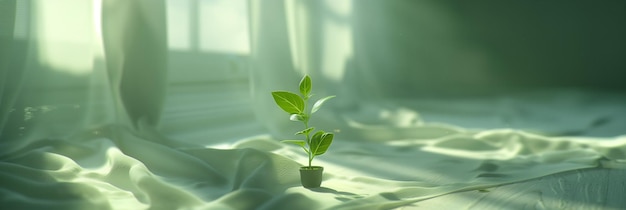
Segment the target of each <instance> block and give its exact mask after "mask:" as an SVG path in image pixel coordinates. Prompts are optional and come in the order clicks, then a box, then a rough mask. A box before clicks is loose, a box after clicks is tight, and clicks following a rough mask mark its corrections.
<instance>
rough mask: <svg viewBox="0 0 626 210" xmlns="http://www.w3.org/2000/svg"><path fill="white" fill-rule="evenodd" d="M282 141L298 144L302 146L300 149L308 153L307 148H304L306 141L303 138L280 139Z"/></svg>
mask: <svg viewBox="0 0 626 210" xmlns="http://www.w3.org/2000/svg"><path fill="white" fill-rule="evenodd" d="M280 142H282V143H288V144H295V145H300V147H302V149H303V150H304V152H306V153H307V154H309V150H307V149H306V147H305V145H306V142H305V141H303V140H282V141H280Z"/></svg>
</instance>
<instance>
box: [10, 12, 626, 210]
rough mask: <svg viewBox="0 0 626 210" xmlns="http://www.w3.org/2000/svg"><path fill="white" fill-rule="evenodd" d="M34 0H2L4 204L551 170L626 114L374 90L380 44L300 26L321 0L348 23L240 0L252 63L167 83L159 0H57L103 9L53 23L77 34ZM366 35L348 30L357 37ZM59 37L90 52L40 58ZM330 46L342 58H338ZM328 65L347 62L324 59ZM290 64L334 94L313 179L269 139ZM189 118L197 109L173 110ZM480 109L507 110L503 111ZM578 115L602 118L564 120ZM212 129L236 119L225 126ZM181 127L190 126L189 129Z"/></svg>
mask: <svg viewBox="0 0 626 210" xmlns="http://www.w3.org/2000/svg"><path fill="white" fill-rule="evenodd" d="M46 1H47V0H46ZM42 2H44V1H15V0H13V1H11V0H9V1H7V0H4V1H0V11H1V12H0V29H1V30H0V44H1V45H0V70H1V71H0V81H1V82H2V83H0V100H1V101H0V113H1V115H0V203H1V204H2V206H3V207H7V208H12V209H44V208H45V209H391V208H397V207H403V206H406V205H411V204H415V203H416V202H419V201H421V200H424V199H429V198H433V197H436V196H442V195H445V194H450V193H455V192H461V191H469V190H481V189H485V188H490V187H494V186H499V185H505V184H511V183H518V182H524V181H527V180H530V179H535V178H539V177H543V176H546V175H550V174H556V173H559V172H564V171H571V170H578V169H589V168H601V169H607V170H621V169H615V168H621V167H623V164H624V162H626V138H625V137H624V136H623V135H621V134H623V133H619V134H617V135H615V131H616V130H617V132H621V131H619V130H620V128H623V127H620V126H622V125H624V121H623V119H626V117H625V116H624V113H626V111H625V110H624V107H626V99H625V98H624V96H623V95H620V94H607V93H601V94H598V93H595V92H585V91H564V92H560V91H559V92H547V93H546V92H539V93H528V94H520V95H506V96H502V97H499V98H498V97H496V98H489V99H480V100H478V99H477V100H474V101H467V100H466V99H411V98H409V99H407V98H387V97H384V96H385V94H384V93H385V92H387V91H389V90H388V89H389V88H392V87H393V86H394V84H386V83H384V82H381V81H378V82H376V80H375V79H376V78H380V77H379V76H380V75H381V73H380V72H377V71H376V70H373V69H372V68H374V67H371V68H365V67H364V68H365V69H364V70H362V71H357V70H355V69H358V68H356V67H357V66H367V65H370V64H367V65H365V64H364V63H368V62H371V65H373V66H376V65H380V63H384V62H387V59H391V57H387V58H380V57H378V58H377V55H380V54H376V53H375V52H373V51H374V50H373V49H368V50H363V52H369V53H372V54H368V55H369V56H372V57H374V58H375V59H363V58H357V57H358V55H357V54H354V55H352V54H351V53H352V52H351V51H350V50H349V49H351V48H350V47H349V46H345V45H342V44H341V43H339V44H332V43H331V44H329V45H324V46H326V47H328V46H339V48H337V49H338V51H331V52H332V53H331V52H329V51H324V50H327V49H326V48H325V47H322V46H321V45H315V44H314V43H318V41H319V40H317V39H320V38H319V37H316V36H310V34H309V33H308V32H311V33H313V32H315V33H317V32H319V31H318V30H320V29H322V28H324V27H325V26H327V25H326V24H327V23H326V22H323V21H320V20H317V19H314V18H312V17H314V16H316V15H329V16H332V17H333V18H335V19H338V20H342V21H343V24H346V25H352V24H354V23H351V22H350V21H353V20H350V19H346V17H343V16H341V15H338V16H336V15H335V16H333V15H332V14H335V12H336V11H335V10H325V9H323V8H322V7H319V5H318V4H316V3H307V2H304V1H250V2H249V3H250V16H251V19H252V20H254V21H251V22H252V23H251V35H252V40H251V50H252V53H251V55H250V66H251V69H250V73H251V74H250V75H251V76H250V78H246V81H250V83H249V84H248V83H246V84H245V85H243V86H242V87H241V88H239V89H237V88H234V86H228V85H223V86H220V84H200V85H198V84H196V85H188V86H184V85H183V86H176V85H171V84H169V83H168V79H170V77H172V75H174V74H176V73H177V71H176V69H172V67H171V65H169V63H168V60H169V57H168V55H169V53H170V52H169V51H168V50H169V49H168V48H167V43H166V42H167V41H166V40H167V33H166V29H167V27H166V21H165V18H166V12H165V11H166V9H165V2H163V1H153V0H134V1H127V0H103V1H102V2H98V1H94V2H89V1H84V2H83V3H81V4H77V5H74V7H72V8H71V9H68V10H63V9H60V10H57V11H56V12H59V13H60V14H62V13H65V12H76V11H86V10H87V11H91V9H93V8H100V9H95V10H93V11H94V13H97V12H98V11H99V12H101V15H98V14H96V15H91V14H90V13H87V14H86V15H85V14H83V13H80V12H79V13H78V14H83V16H80V17H81V18H84V19H88V20H89V21H88V22H89V24H91V25H89V24H88V27H87V28H81V27H71V25H70V26H68V28H70V29H72V30H70V31H65V33H68V35H69V34H72V33H79V34H81V36H80V37H81V38H80V39H81V40H83V42H79V44H78V45H72V44H68V42H63V40H61V41H58V40H49V39H47V38H46V37H45V36H44V35H42V34H43V33H44V32H45V31H37V30H43V29H42V27H36V25H37V24H41V23H40V22H37V21H42V20H37V19H36V18H35V15H33V14H34V13H36V12H38V11H39V10H38V5H39V4H40V3H42ZM81 2H82V1H81ZM361 6H362V5H361ZM370 6H371V7H376V4H374V3H373V4H372V5H370ZM276 8H278V9H276ZM366 9H372V8H370V7H367V8H365V9H364V10H363V11H367V10H366ZM339 10H340V11H341V8H339ZM72 14H74V13H72ZM337 14H344V13H342V12H339V13H337ZM59 16H62V17H69V18H68V19H66V20H67V21H70V22H71V21H81V18H77V17H72V16H71V15H67V16H63V15H59ZM96 23H100V24H96ZM361 24H362V23H361ZM357 25H358V24H357ZM360 27H365V26H363V25H361V26H360ZM44 28H45V27H44ZM331 28H332V27H331ZM328 30H330V31H331V32H332V30H337V31H339V32H338V33H336V34H343V35H340V36H338V37H335V38H337V40H344V39H347V38H346V37H350V36H352V35H350V33H347V32H346V33H341V32H340V31H342V30H344V29H341V27H339V28H335V29H328ZM394 30H395V29H394ZM39 32H41V33H39ZM331 34H333V33H331ZM353 35H354V36H356V37H358V35H355V34H353ZM84 40H86V41H84ZM368 40H369V38H367V37H364V36H361V38H358V39H357V41H356V42H355V43H368ZM57 42H59V43H60V44H58V43H57ZM72 43H73V42H72ZM312 43H313V44H312ZM344 44H345V43H344ZM359 46H360V47H363V46H365V45H364V44H361V45H359ZM355 47H356V46H355ZM386 47H389V46H386ZM357 48H358V47H357ZM379 49H383V48H379ZM323 52H329V53H330V54H328V55H327V54H325V53H323ZM59 53H60V54H61V55H71V56H68V57H66V58H65V59H69V60H73V59H86V60H87V61H82V60H78V61H77V62H80V63H82V64H83V65H82V66H81V65H79V66H72V65H60V64H58V63H55V62H53V61H51V58H54V56H55V55H58V54H59ZM333 53H334V54H333ZM335 56H339V57H342V58H345V60H344V62H339V63H337V62H335V60H333V59H334V58H335ZM352 56H354V58H352ZM366 57H367V56H366ZM52 60H53V59H52ZM381 60H382V61H381ZM329 66H330V67H333V68H334V67H339V66H344V67H345V68H348V69H351V70H350V71H347V70H346V71H345V72H344V73H337V71H338V70H337V71H334V70H332V68H331V70H329V69H326V67H329ZM176 68H184V67H182V66H178V67H176ZM72 69H76V70H75V71H74V70H72ZM70 70H72V71H70ZM76 72H79V73H76ZM305 73H307V74H310V75H311V76H312V77H313V91H314V93H315V94H316V97H317V96H318V95H320V96H321V95H326V94H336V95H338V97H337V98H336V100H335V99H333V100H335V101H329V102H328V106H326V107H324V108H322V109H321V110H320V111H319V112H318V113H316V114H318V115H316V116H314V117H316V119H315V120H314V121H312V123H316V125H318V124H319V128H323V129H326V130H329V131H334V132H336V139H335V141H334V143H333V145H332V146H331V147H330V149H329V151H328V153H327V154H324V155H323V156H320V157H317V158H316V159H315V160H314V161H313V162H314V163H315V164H316V165H322V166H324V167H325V175H324V182H323V184H322V187H321V188H317V189H305V188H302V187H301V186H300V183H299V175H298V168H299V167H300V166H301V165H302V164H303V163H305V162H306V158H307V157H306V155H305V154H304V153H303V152H302V150H301V149H300V148H297V147H294V146H291V145H285V144H281V143H280V142H279V141H278V140H280V139H283V138H293V136H292V134H293V132H295V131H297V129H298V128H299V127H298V125H297V124H296V123H293V122H289V121H288V116H285V115H284V114H282V113H280V110H279V109H278V108H277V107H275V105H274V104H273V101H271V100H272V99H271V96H270V94H269V92H270V91H272V90H276V89H289V88H295V87H297V86H296V85H297V81H298V78H299V77H301V76H302V75H303V74H305ZM395 74H396V75H393V76H392V77H401V76H402V75H403V73H402V71H398V72H396V73H395ZM382 79H384V78H382ZM344 82H345V83H344ZM227 84H235V81H230V83H228V82H227ZM367 88H369V89H367ZM248 89H250V90H252V91H251V92H249V95H248ZM370 90H371V93H373V94H371V95H368V94H367V93H370ZM211 91H212V92H211ZM238 91H243V92H245V93H246V94H243V95H245V96H246V97H247V98H244V99H241V98H242V97H240V96H241V94H238V93H239V92H238ZM590 100H592V101H594V102H593V103H589V101H590ZM333 103H334V104H333ZM204 105H206V106H204ZM564 107H569V108H564ZM196 109H197V110H200V111H197V110H196ZM205 109H207V110H208V111H207V110H205ZM416 110H417V111H416ZM557 110H558V111H557ZM577 113H578V114H579V115H578V116H576V120H571V117H572V116H573V115H575V114H577ZM580 113H584V114H580ZM219 116H225V117H223V118H218V117H219ZM537 116H547V117H546V118H537ZM607 116H608V117H607ZM255 117H256V120H255V119H254V118H255ZM426 118H428V119H438V120H441V121H445V120H446V119H448V120H449V122H450V123H433V122H428V121H426V120H425V119H426ZM189 119H192V120H196V119H206V120H197V121H192V122H193V126H190V125H189V124H184V123H183V122H187V121H186V120H189ZM450 119H451V120H450ZM546 119H548V121H549V122H546ZM494 121H497V122H507V123H510V124H513V125H516V126H518V127H517V128H501V127H498V126H494V123H493V122H494ZM452 124H456V125H452ZM529 125H530V126H529ZM532 125H539V126H535V127H533V126H532ZM212 127H218V128H219V129H214V128H212ZM527 128H529V129H527ZM588 128H593V129H596V130H602V129H604V130H606V133H609V134H610V136H608V137H580V136H579V137H574V136H572V135H573V134H576V133H577V132H578V131H581V132H583V133H584V132H586V131H587V130H586V129H588ZM207 130H208V131H207ZM224 130H233V131H234V132H233V133H238V134H239V135H242V133H243V134H245V135H246V136H245V137H236V138H235V137H233V136H234V135H231V134H229V133H228V132H225V131H224ZM579 133H580V132H579ZM190 136H201V137H200V138H198V139H200V140H194V141H190V140H189V138H190Z"/></svg>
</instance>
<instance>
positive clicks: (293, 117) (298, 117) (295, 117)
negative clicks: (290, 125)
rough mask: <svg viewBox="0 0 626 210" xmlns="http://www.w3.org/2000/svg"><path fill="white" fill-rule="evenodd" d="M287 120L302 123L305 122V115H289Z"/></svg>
mask: <svg viewBox="0 0 626 210" xmlns="http://www.w3.org/2000/svg"><path fill="white" fill-rule="evenodd" d="M289 120H291V121H301V122H304V121H305V120H306V115H305V114H291V115H289Z"/></svg>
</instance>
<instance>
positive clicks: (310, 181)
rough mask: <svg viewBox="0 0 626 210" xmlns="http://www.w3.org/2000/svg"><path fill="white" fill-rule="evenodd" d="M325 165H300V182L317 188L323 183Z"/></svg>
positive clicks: (307, 186)
mask: <svg viewBox="0 0 626 210" xmlns="http://www.w3.org/2000/svg"><path fill="white" fill-rule="evenodd" d="M323 172H324V167H321V166H311V167H308V166H303V167H300V182H301V183H302V186H303V187H305V188H316V187H320V185H322V174H323Z"/></svg>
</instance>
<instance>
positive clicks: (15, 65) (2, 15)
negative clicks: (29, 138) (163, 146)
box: [0, 0, 27, 143]
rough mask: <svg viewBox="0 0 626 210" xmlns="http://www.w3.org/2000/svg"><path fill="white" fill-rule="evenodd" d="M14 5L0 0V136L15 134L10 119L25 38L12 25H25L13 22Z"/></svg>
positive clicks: (15, 3)
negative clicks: (17, 34) (19, 37)
mask: <svg viewBox="0 0 626 210" xmlns="http://www.w3.org/2000/svg"><path fill="white" fill-rule="evenodd" d="M17 6H18V5H17V1H15V0H8V1H0V139H9V138H13V137H15V135H16V133H17V132H15V131H16V130H17V129H18V128H17V127H14V125H15V124H12V123H10V120H12V119H13V118H14V116H15V115H16V113H18V111H17V110H15V103H16V100H17V97H18V95H19V92H20V89H21V86H22V75H23V69H24V64H25V61H26V54H27V53H26V49H27V44H26V43H27V41H26V40H25V37H22V38H21V39H18V38H17V37H16V34H15V28H16V27H22V28H26V27H27V26H25V25H21V26H17V25H16V24H24V22H19V23H16V18H17V15H18V13H17V11H18V9H19V8H18V7H17ZM22 9H23V8H22ZM22 18H24V17H23V16H22ZM0 143H1V142H0Z"/></svg>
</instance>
